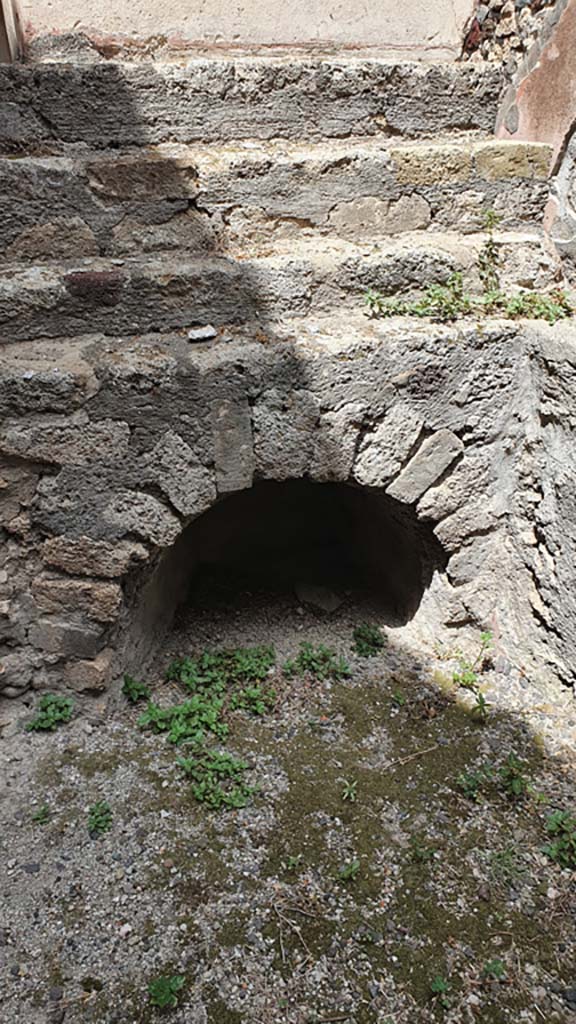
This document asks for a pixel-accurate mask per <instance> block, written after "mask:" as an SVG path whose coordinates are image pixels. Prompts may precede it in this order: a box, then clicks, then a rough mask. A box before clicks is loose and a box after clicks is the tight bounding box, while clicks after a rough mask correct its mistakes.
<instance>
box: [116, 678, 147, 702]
mask: <svg viewBox="0 0 576 1024" xmlns="http://www.w3.org/2000/svg"><path fill="white" fill-rule="evenodd" d="M122 693H123V694H124V696H125V697H126V699H127V700H129V701H130V703H131V704H137V703H138V701H139V700H148V699H149V697H150V688H149V687H148V686H146V685H145V684H144V683H139V682H138V680H137V679H133V678H132V676H128V675H125V676H124V685H123V687H122Z"/></svg>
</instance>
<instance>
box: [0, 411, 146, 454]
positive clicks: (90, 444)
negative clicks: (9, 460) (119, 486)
mask: <svg viewBox="0 0 576 1024" xmlns="http://www.w3.org/2000/svg"><path fill="white" fill-rule="evenodd" d="M129 442H130V428H129V427H128V424H127V423H117V422H114V421H113V420H101V421H99V422H97V423H90V422H88V420H87V417H84V418H81V419H80V421H79V422H74V421H73V420H70V419H66V418H65V417H57V416H45V417H42V418H37V419H31V420H30V421H28V422H26V421H24V422H23V421H22V420H13V421H8V422H7V423H6V424H5V427H4V431H3V435H2V437H1V438H0V451H1V452H4V453H5V454H6V455H16V456H20V457H26V458H28V459H30V460H31V461H36V462H51V463H56V464H57V465H61V466H62V465H76V466H79V465H85V464H87V463H91V462H93V461H94V460H98V461H100V462H102V463H106V462H108V463H109V462H110V461H115V460H116V459H118V458H119V457H120V456H121V455H122V454H124V453H125V452H126V451H127V450H128V445H129Z"/></svg>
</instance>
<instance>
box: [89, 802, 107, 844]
mask: <svg viewBox="0 0 576 1024" xmlns="http://www.w3.org/2000/svg"><path fill="white" fill-rule="evenodd" d="M111 828H112V808H111V807H110V804H109V803H108V802H107V801H106V800H98V801H97V802H96V803H95V804H92V807H91V808H90V809H89V811H88V832H89V834H90V837H91V838H92V839H98V838H99V836H102V835H104V833H105V832H109V831H110V829H111Z"/></svg>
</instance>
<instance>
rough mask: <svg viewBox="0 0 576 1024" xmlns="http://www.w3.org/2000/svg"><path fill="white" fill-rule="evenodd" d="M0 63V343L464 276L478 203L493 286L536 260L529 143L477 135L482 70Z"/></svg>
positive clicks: (535, 197)
mask: <svg viewBox="0 0 576 1024" xmlns="http://www.w3.org/2000/svg"><path fill="white" fill-rule="evenodd" d="M2 76H3V77H4V81H3V82H2V83H1V84H2V92H3V95H5V96H6V97H7V102H6V110H7V117H6V121H7V126H6V127H5V128H4V132H3V135H2V139H1V142H2V147H3V149H4V151H5V152H6V153H7V156H6V157H5V158H4V159H3V160H2V161H1V165H0V182H1V186H2V190H3V193H4V194H5V195H6V196H7V198H8V204H9V207H8V208H9V213H8V216H7V217H6V218H4V220H3V223H2V225H1V226H0V237H1V240H2V251H3V261H4V267H3V278H2V282H1V284H0V328H1V330H2V340H3V341H4V342H6V341H16V340H18V339H24V338H28V339H31V338H40V337H43V336H47V337H57V336H60V335H66V334H70V335H77V334H82V333H86V329H87V326H88V325H89V329H90V330H92V331H102V332H104V333H106V334H115V333H123V332H127V331H150V330H154V331H162V330H174V329H177V328H184V327H187V326H194V325H196V324H202V323H204V322H205V321H206V320H208V321H209V322H210V323H214V325H215V326H223V325H226V324H230V323H232V324H233V323H245V322H247V321H250V320H256V319H258V318H259V317H264V318H265V319H266V320H267V321H268V322H270V321H274V320H275V319H277V318H278V317H284V316H286V314H287V313H292V314H293V313H294V312H298V313H302V314H304V315H307V314H309V313H311V312H312V313H322V312H329V311H330V310H331V309H333V308H335V307H341V306H342V305H350V306H354V305H355V304H357V303H359V302H361V301H362V293H363V291H364V290H365V289H366V288H367V287H372V288H377V289H379V290H381V291H382V292H383V293H384V294H397V293H399V292H409V293H412V294H414V293H417V292H418V291H419V290H421V289H422V288H423V287H425V286H426V285H427V284H428V283H432V282H441V281H444V280H446V278H447V276H449V274H450V273H452V272H453V271H454V270H462V271H464V272H465V273H466V274H467V276H468V277H469V278H470V279H471V283H472V286H473V285H474V263H475V258H476V255H477V252H478V249H479V247H480V246H481V244H482V241H483V239H482V237H481V236H479V234H478V233H479V232H480V231H481V229H482V224H483V213H484V212H485V211H486V210H487V209H494V210H495V211H496V212H497V213H498V214H499V216H500V217H501V218H502V220H501V225H500V226H501V229H502V230H503V231H504V232H505V233H504V235H503V236H502V238H501V242H502V246H503V252H504V255H505V257H506V261H505V262H506V265H507V266H508V267H509V268H510V279H511V281H512V283H520V284H524V285H528V286H529V285H531V284H538V285H541V284H546V283H549V281H550V279H551V278H553V275H554V273H555V268H554V267H553V261H551V260H550V258H548V257H547V256H545V255H544V254H543V253H542V250H541V247H540V236H541V227H540V225H541V222H542V216H543V211H544V206H545V203H546V199H547V183H546V178H547V168H548V163H549V157H550V154H549V150H548V148H547V147H546V146H543V145H537V144H534V145H531V144H526V143H514V142H507V143H502V142H497V141H495V140H492V139H490V137H489V135H490V129H491V127H492V125H493V123H494V118H495V113H496V106H497V100H498V85H499V81H498V75H497V73H495V71H494V70H493V69H486V70H483V69H477V68H474V69H472V68H470V67H469V66H451V65H432V66H422V65H394V64H390V63H387V62H383V61H378V60H357V61H354V60H350V59H348V60H343V61H338V60H334V59H330V60H328V59H327V60H324V61H322V60H316V61H310V60H308V61H288V60H280V59H276V60H273V59H266V58H262V59H260V60H258V59H255V58H251V59H244V60H239V61H234V62H232V61H227V60H225V59H219V60H218V59H214V60H212V61H208V60H197V61H191V62H190V63H189V64H187V65H186V66H181V65H178V64H175V65H170V64H164V65H148V64H139V65H138V64H136V65H121V64H111V63H108V62H103V63H95V64H89V65H88V66H83V65H79V66H71V65H68V64H59V63H57V62H56V63H54V62H52V63H46V64H39V65H33V66H13V67H11V68H4V69H3V70H2V72H1V74H0V77H2ZM463 236H465V237H463ZM517 254H518V256H519V264H518V263H517V261H516V259H515V257H516V255H517Z"/></svg>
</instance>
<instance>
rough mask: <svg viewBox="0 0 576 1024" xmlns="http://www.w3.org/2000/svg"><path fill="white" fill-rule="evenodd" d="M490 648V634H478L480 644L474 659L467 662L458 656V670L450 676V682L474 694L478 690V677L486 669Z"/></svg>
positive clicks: (466, 659) (460, 655)
mask: <svg viewBox="0 0 576 1024" xmlns="http://www.w3.org/2000/svg"><path fill="white" fill-rule="evenodd" d="M491 647H492V634H491V633H489V632H486V633H480V644H479V648H478V651H477V653H476V657H475V658H474V659H473V660H472V661H469V660H468V658H465V657H464V655H462V654H458V655H457V661H458V668H457V669H455V671H454V673H453V675H452V682H453V683H454V684H455V685H456V686H462V687H464V689H465V690H472V692H476V690H477V689H478V675H479V673H480V672H483V671H484V668H485V667H486V664H487V661H488V657H489V652H490V649H491Z"/></svg>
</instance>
